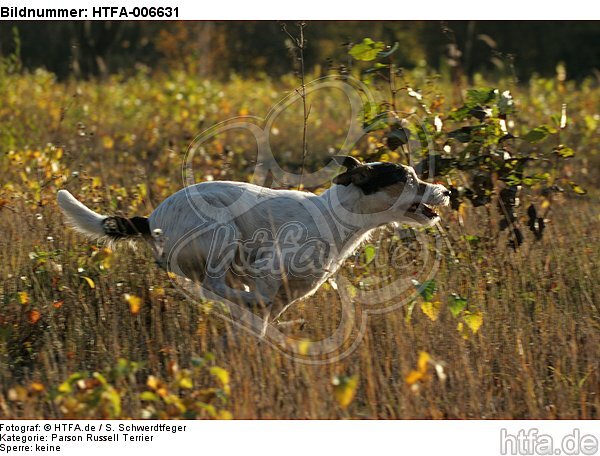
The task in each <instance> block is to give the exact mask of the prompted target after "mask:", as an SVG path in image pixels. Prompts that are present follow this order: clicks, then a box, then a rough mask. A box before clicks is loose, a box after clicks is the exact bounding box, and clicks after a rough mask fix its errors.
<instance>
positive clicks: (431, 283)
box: [412, 279, 437, 301]
mask: <svg viewBox="0 0 600 456" xmlns="http://www.w3.org/2000/svg"><path fill="white" fill-rule="evenodd" d="M412 283H413V285H414V286H415V288H416V289H417V291H418V292H419V294H420V295H421V297H422V298H423V300H424V301H431V299H432V298H433V295H434V294H435V291H436V290H437V285H436V283H435V280H433V279H431V280H426V281H425V282H423V283H419V282H418V281H416V280H415V279H413V280H412Z"/></svg>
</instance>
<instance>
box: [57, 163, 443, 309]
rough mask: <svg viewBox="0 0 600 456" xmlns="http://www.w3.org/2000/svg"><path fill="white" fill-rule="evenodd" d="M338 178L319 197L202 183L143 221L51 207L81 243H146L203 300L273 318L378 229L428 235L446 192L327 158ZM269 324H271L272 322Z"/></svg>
mask: <svg viewBox="0 0 600 456" xmlns="http://www.w3.org/2000/svg"><path fill="white" fill-rule="evenodd" d="M334 160H335V161H336V162H337V163H338V164H340V165H342V166H344V167H345V168H346V171H345V172H344V173H342V174H340V175H338V176H337V177H336V178H335V179H334V180H333V183H334V185H332V186H331V188H330V189H329V190H327V191H325V192H324V193H322V194H321V195H315V194H313V193H309V192H301V191H293V190H272V189H269V188H264V187H260V186H257V185H253V184H248V183H242V182H204V183H200V184H197V185H193V186H190V187H187V188H184V189H183V190H180V191H179V192H177V193H175V194H173V195H171V196H170V197H168V198H167V199H166V200H165V201H163V202H162V203H161V204H160V205H159V206H158V207H157V208H156V209H155V210H154V212H153V213H152V214H151V215H150V217H148V218H146V217H133V218H130V219H128V218H124V217H114V216H105V215H100V214H97V213H96V212H93V211H92V210H90V209H88V208H87V207H85V206H84V205H83V204H81V203H80V202H79V201H77V200H76V199H75V198H74V197H73V196H72V195H71V194H70V193H69V192H68V191H66V190H60V191H59V192H58V204H59V206H60V208H61V209H62V211H63V213H64V214H65V216H66V218H67V220H68V222H69V223H70V224H71V225H72V226H73V227H74V228H75V229H76V230H78V231H79V232H81V233H83V234H84V235H86V236H88V237H90V238H96V239H105V240H111V241H114V240H120V239H135V238H136V237H137V238H138V239H145V240H147V241H149V242H150V243H151V245H152V248H153V251H154V255H155V257H156V261H157V263H158V264H159V265H160V266H161V267H163V268H165V269H167V270H169V271H172V272H174V273H176V274H178V275H180V276H183V277H186V278H189V279H191V280H193V281H195V282H197V283H199V284H201V285H202V288H203V289H205V290H207V291H209V292H210V293H211V294H214V295H217V296H218V297H221V298H223V299H227V300H230V301H234V302H237V303H240V304H243V305H246V306H250V307H252V306H257V305H259V306H267V307H268V308H269V309H270V313H271V315H274V316H278V315H280V314H281V313H282V312H283V310H284V309H285V308H287V306H288V305H289V304H291V303H292V302H294V301H296V300H298V299H301V298H304V297H307V296H310V295H311V294H313V293H314V292H315V291H316V290H317V289H318V288H319V286H321V284H323V282H324V281H325V280H327V278H329V277H330V276H331V275H332V274H334V273H335V272H336V271H337V270H338V269H339V268H340V266H341V265H342V263H343V261H344V259H346V258H347V257H348V256H349V255H350V254H352V253H353V252H354V251H355V250H356V249H357V247H358V246H359V245H360V244H361V242H363V241H364V240H365V239H366V238H367V237H368V236H369V234H370V233H371V232H372V231H373V230H374V229H376V228H377V227H379V226H381V225H385V224H390V223H396V224H409V225H417V226H429V225H432V224H434V223H436V222H437V221H438V220H439V216H438V214H437V213H436V211H435V210H434V209H433V207H435V206H446V205H448V203H449V195H450V192H449V191H448V190H447V189H446V188H444V187H443V186H442V185H435V184H429V183H427V182H424V181H422V180H420V179H419V178H418V177H417V175H416V174H415V171H414V170H413V169H412V168H411V167H408V166H403V165H397V164H393V163H380V162H378V163H365V164H363V163H361V162H359V161H358V160H356V159H355V158H353V157H349V156H336V157H334ZM275 318H276V317H275Z"/></svg>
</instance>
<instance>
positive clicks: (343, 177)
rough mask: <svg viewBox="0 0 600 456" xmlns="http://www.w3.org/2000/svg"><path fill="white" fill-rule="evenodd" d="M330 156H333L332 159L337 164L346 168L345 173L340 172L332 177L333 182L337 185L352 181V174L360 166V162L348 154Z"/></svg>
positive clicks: (347, 183)
mask: <svg viewBox="0 0 600 456" xmlns="http://www.w3.org/2000/svg"><path fill="white" fill-rule="evenodd" d="M331 158H333V161H334V162H336V163H337V164H338V165H342V166H343V167H345V168H347V171H346V172H345V173H342V174H340V175H339V176H336V177H335V178H334V179H333V183H334V184H337V185H350V183H351V182H354V178H353V174H354V172H355V171H356V169H357V168H359V167H361V166H362V163H361V162H360V161H358V160H357V159H356V158H354V157H351V156H350V155H334V156H333V157H331Z"/></svg>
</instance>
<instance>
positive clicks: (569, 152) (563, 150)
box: [554, 144, 575, 158]
mask: <svg viewBox="0 0 600 456" xmlns="http://www.w3.org/2000/svg"><path fill="white" fill-rule="evenodd" d="M554 152H555V153H556V154H557V155H558V156H559V157H562V158H569V157H572V156H574V155H575V151H574V150H573V149H571V148H570V147H567V146H563V145H562V144H561V145H560V146H558V147H557V148H556V149H554Z"/></svg>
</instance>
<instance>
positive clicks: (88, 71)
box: [0, 21, 600, 80]
mask: <svg viewBox="0 0 600 456" xmlns="http://www.w3.org/2000/svg"><path fill="white" fill-rule="evenodd" d="M290 22H293V21H290ZM280 29H281V24H279V23H277V22H110V21H106V22H91V21H83V22H82V21H79V22H16V21H15V22H10V21H5V22H3V23H2V24H1V26H0V53H2V54H3V55H9V54H12V53H14V52H15V50H18V52H19V54H20V56H21V60H22V63H23V65H24V66H25V68H28V69H33V68H37V67H44V68H46V69H47V70H49V71H51V72H53V73H55V74H56V75H58V77H59V78H66V77H68V76H70V75H74V76H76V77H83V78H88V77H93V76H106V75H108V74H111V73H124V74H127V73H128V72H132V71H134V70H135V67H136V66H139V65H145V66H148V67H151V68H152V69H154V70H158V71H160V70H161V69H163V68H167V67H170V68H173V67H183V69H185V70H186V71H189V72H191V73H195V74H198V75H201V76H211V77H218V78H227V77H229V76H230V75H231V73H236V74H239V75H241V76H245V77H254V76H261V75H268V76H272V77H276V76H279V75H281V74H284V73H288V72H289V71H290V67H291V66H290V58H289V53H288V52H287V48H288V47H289V43H286V36H285V35H284V34H283V33H282V32H281V30H280ZM306 34H307V39H308V42H307V51H306V65H307V68H308V69H309V70H312V72H316V73H319V72H320V71H326V69H327V67H328V65H330V64H331V63H332V62H331V60H329V59H331V58H332V57H333V58H334V59H335V58H336V57H339V59H340V60H337V61H335V63H336V64H338V63H340V62H343V61H344V59H346V58H347V57H346V51H347V48H346V47H347V45H348V44H349V43H350V42H351V41H352V40H360V39H362V38H363V37H365V36H369V37H371V38H373V39H377V40H382V41H384V42H387V43H391V42H394V41H398V42H399V43H400V58H401V60H400V62H401V63H402V64H403V65H404V66H405V67H406V68H411V67H415V66H419V65H424V64H427V65H429V66H431V67H433V68H436V69H438V70H439V71H440V72H444V70H446V69H448V67H449V66H451V65H453V64H455V63H456V62H457V59H458V60H460V63H461V68H463V69H464V71H465V72H466V73H467V76H469V75H472V74H474V73H476V72H480V73H484V74H487V75H490V76H491V75H493V74H494V73H496V72H500V73H501V74H503V75H506V74H511V75H514V76H515V77H517V78H518V79H520V80H525V79H528V78H529V77H531V76H532V75H533V74H534V73H535V74H539V75H541V76H549V75H552V74H555V71H556V65H557V64H558V63H563V64H564V66H565V67H566V69H567V72H568V77H569V78H572V79H582V78H584V77H587V76H591V75H592V76H594V75H595V76H597V75H598V73H597V71H598V69H599V68H600V54H599V53H598V52H597V50H596V47H595V46H593V45H592V43H597V42H599V40H600V24H599V23H598V22H592V21H589V22H587V21H579V22H558V21H557V22H553V21H514V22H505V21H456V22H454V21H453V22H448V23H440V22H437V21H410V22H408V21H394V22H391V21H378V22H349V21H336V22H331V21H313V22H309V24H308V27H307V30H306Z"/></svg>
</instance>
